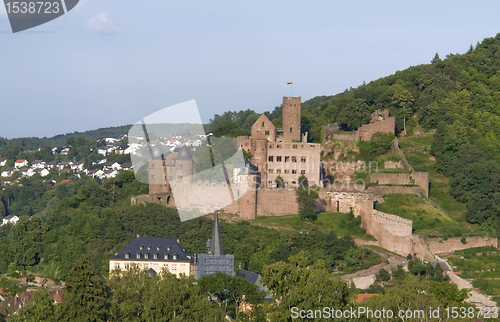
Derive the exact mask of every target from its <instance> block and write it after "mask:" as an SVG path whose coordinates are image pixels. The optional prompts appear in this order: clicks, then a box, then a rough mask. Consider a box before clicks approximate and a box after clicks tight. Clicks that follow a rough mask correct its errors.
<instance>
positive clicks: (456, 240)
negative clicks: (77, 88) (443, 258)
mask: <svg viewBox="0 0 500 322" xmlns="http://www.w3.org/2000/svg"><path fill="white" fill-rule="evenodd" d="M460 238H461V237H453V238H448V239H447V240H441V239H439V238H426V240H425V241H426V243H427V244H428V247H429V250H430V251H431V252H433V253H434V254H449V253H452V252H453V251H455V250H461V249H467V248H475V247H482V246H493V247H498V239H497V238H488V237H466V244H464V243H462V242H461V241H460Z"/></svg>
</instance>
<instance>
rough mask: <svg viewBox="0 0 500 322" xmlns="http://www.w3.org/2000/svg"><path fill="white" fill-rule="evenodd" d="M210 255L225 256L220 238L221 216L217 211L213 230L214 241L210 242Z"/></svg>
mask: <svg viewBox="0 0 500 322" xmlns="http://www.w3.org/2000/svg"><path fill="white" fill-rule="evenodd" d="M210 254H211V255H224V251H223V250H222V240H221V238H220V230H219V216H218V215H217V211H215V215H214V227H213V228H212V239H211V240H210Z"/></svg>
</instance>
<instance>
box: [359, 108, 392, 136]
mask: <svg viewBox="0 0 500 322" xmlns="http://www.w3.org/2000/svg"><path fill="white" fill-rule="evenodd" d="M375 113H377V112H375ZM375 113H374V114H375ZM387 115H388V110H387ZM374 117H375V116H374V115H373V114H372V122H373V123H369V124H364V125H362V126H361V127H360V128H358V131H357V137H358V138H359V139H360V140H361V141H369V140H370V139H371V137H372V135H373V134H375V133H377V132H383V133H392V134H394V129H395V128H396V118H395V117H394V116H383V117H382V118H383V120H378V119H375V120H374V119H373V118H374Z"/></svg>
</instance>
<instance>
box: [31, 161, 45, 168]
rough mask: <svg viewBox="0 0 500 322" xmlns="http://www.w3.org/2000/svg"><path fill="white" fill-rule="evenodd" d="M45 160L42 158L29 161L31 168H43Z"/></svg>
mask: <svg viewBox="0 0 500 322" xmlns="http://www.w3.org/2000/svg"><path fill="white" fill-rule="evenodd" d="M45 165H46V163H45V161H43V160H35V161H33V162H31V168H33V169H43V168H45Z"/></svg>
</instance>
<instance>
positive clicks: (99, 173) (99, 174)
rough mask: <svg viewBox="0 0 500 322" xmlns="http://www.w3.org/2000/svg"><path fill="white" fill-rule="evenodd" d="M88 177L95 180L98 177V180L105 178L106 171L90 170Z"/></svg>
mask: <svg viewBox="0 0 500 322" xmlns="http://www.w3.org/2000/svg"><path fill="white" fill-rule="evenodd" d="M87 175H89V176H92V177H93V178H95V177H97V178H100V179H102V178H104V171H102V170H100V169H93V170H90V171H89V172H88V173H87Z"/></svg>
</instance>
